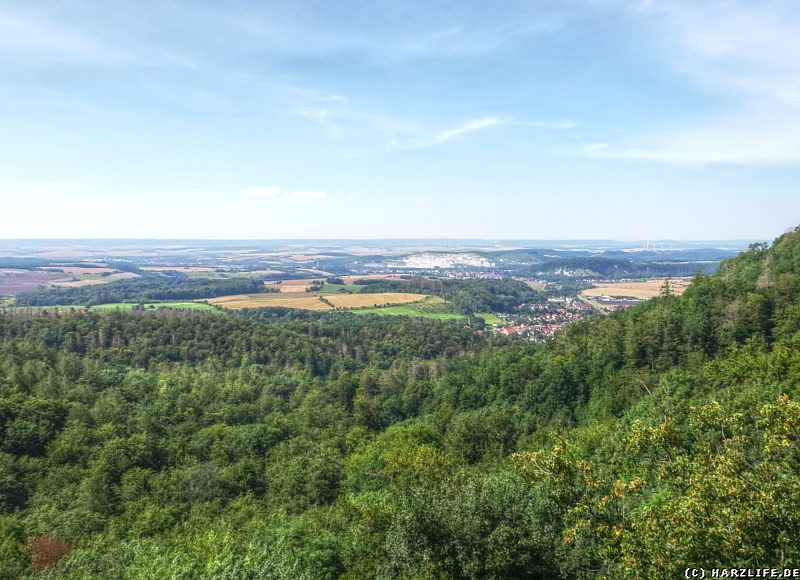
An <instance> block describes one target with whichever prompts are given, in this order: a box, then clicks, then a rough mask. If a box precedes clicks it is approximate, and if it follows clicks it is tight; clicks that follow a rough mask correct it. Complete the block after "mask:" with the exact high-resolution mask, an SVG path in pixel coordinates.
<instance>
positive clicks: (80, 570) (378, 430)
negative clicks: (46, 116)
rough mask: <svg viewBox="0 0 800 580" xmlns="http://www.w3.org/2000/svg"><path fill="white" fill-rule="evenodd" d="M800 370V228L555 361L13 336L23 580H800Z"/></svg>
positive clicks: (167, 318) (152, 336) (249, 339)
mask: <svg viewBox="0 0 800 580" xmlns="http://www.w3.org/2000/svg"><path fill="white" fill-rule="evenodd" d="M454 288H461V289H463V287H458V285H454ZM501 288H505V286H504V285H501V286H498V292H500V290H499V289H501ZM455 291H458V290H455ZM497 295H498V296H505V295H508V296H510V295H511V293H509V294H503V293H502V292H500V293H499V294H497ZM521 296H522V294H519V295H518V296H517V298H516V299H519V298H521ZM798 347H800V233H799V232H792V233H789V234H786V235H784V236H782V237H781V238H779V239H778V240H776V242H775V243H774V244H773V245H772V246H771V247H770V248H766V247H762V246H755V247H753V248H751V250H750V251H748V252H746V253H744V254H742V255H741V256H739V257H737V258H736V259H734V260H731V261H729V262H726V263H724V264H723V265H722V266H721V268H720V271H719V273H718V274H716V275H714V276H698V277H697V279H696V280H695V281H694V282H693V284H692V285H691V286H690V288H689V289H688V290H687V291H686V292H685V294H684V295H682V296H681V297H676V296H672V295H670V294H669V293H668V292H664V295H663V296H661V297H659V298H656V299H654V300H651V301H648V302H646V303H643V304H641V305H639V306H636V307H634V308H631V309H629V310H627V311H624V312H619V313H615V314H613V315H610V316H607V317H604V318H595V319H591V320H589V321H586V322H581V323H575V324H571V325H569V326H568V327H567V328H566V329H565V331H564V332H563V333H562V334H561V335H560V336H559V337H558V338H557V339H555V340H553V341H552V342H550V343H547V344H544V345H533V344H528V343H523V342H520V341H506V340H504V339H500V338H498V339H491V338H490V339H487V338H481V337H478V336H476V335H475V333H474V332H473V331H472V330H471V329H469V328H465V327H464V324H463V322H462V321H435V320H425V319H416V320H414V319H408V318H403V317H391V316H389V317H370V316H366V317H358V316H352V315H345V316H342V315H336V314H329V315H321V316H319V315H318V316H307V315H305V314H292V313H288V314H287V313H283V314H280V313H276V312H271V311H258V312H245V313H243V315H241V316H215V315H212V314H204V313H202V312H196V313H190V312H183V313H181V312H179V311H161V312H155V313H149V312H141V311H136V310H132V311H125V312H123V311H116V310H110V311H105V312H102V311H101V312H93V311H89V312H72V313H58V314H55V313H50V314H48V315H46V316H45V315H42V316H26V315H24V314H23V313H19V312H18V313H10V314H7V315H4V316H0V577H8V578H20V577H26V576H29V577H34V576H36V577H52V578H127V577H133V578H162V577H170V578H197V577H214V578H336V577H343V578H373V577H377V578H381V577H402V578H450V577H452V578H554V577H557V578H558V577H561V578H590V577H591V578H595V577H606V578H657V577H672V576H676V575H681V574H682V573H683V570H684V569H685V567H687V566H697V567H701V566H702V567H705V568H711V567H732V566H738V567H751V568H753V567H758V568H763V567H765V566H766V567H779V566H789V567H797V566H800V548H799V547H798V543H797V538H798V537H800V516H799V515H798V511H797V508H796V506H797V505H798V502H800V403H798V401H800V392H799V391H800V390H799V389H798V385H800V348H798ZM37 570H38V572H37Z"/></svg>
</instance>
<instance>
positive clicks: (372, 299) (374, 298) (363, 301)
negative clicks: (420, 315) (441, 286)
mask: <svg viewBox="0 0 800 580" xmlns="http://www.w3.org/2000/svg"><path fill="white" fill-rule="evenodd" d="M427 297H428V296H427V295H425V294H407V293H404V292H386V293H381V294H331V295H327V296H325V300H327V301H328V302H330V303H331V304H333V306H334V307H336V308H375V307H376V306H386V305H389V304H410V303H412V302H422V301H423V300H425V299H426V298H427Z"/></svg>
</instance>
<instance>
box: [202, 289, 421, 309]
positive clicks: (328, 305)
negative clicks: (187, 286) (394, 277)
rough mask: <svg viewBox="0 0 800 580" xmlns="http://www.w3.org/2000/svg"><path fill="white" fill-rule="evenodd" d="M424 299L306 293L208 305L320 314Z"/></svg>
mask: <svg viewBox="0 0 800 580" xmlns="http://www.w3.org/2000/svg"><path fill="white" fill-rule="evenodd" d="M426 298H427V296H426V295H424V294H406V293H402V292H387V293H383V294H324V295H316V294H309V293H308V292H279V293H267V294H238V295H236V296H220V297H219V298H211V299H210V300H208V303H209V304H214V305H216V306H219V307H221V308H226V309H229V310H241V309H242V308H298V309H300V310H316V311H321V310H335V309H348V310H349V309H357V308H375V307H378V306H388V305H394V304H408V303H412V302H421V301H423V300H425V299H426Z"/></svg>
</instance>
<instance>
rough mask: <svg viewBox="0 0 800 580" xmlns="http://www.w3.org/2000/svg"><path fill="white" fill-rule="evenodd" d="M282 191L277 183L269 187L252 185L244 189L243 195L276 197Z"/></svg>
mask: <svg viewBox="0 0 800 580" xmlns="http://www.w3.org/2000/svg"><path fill="white" fill-rule="evenodd" d="M280 192H281V188H280V187H278V186H277V185H270V186H269V187H250V188H248V189H245V190H243V191H242V195H244V196H247V197H275V196H276V195H278V194H279V193H280Z"/></svg>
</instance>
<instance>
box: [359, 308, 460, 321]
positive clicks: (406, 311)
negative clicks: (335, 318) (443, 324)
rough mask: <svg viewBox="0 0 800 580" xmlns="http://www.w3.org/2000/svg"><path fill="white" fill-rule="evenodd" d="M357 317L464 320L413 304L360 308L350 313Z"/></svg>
mask: <svg viewBox="0 0 800 580" xmlns="http://www.w3.org/2000/svg"><path fill="white" fill-rule="evenodd" d="M352 312H353V314H358V315H359V316H361V315H365V314H378V315H380V316H410V317H412V318H431V319H433V320H458V319H462V318H465V317H464V316H462V315H460V314H453V313H452V312H431V311H429V310H425V309H424V308H421V307H419V306H417V305H415V304H402V305H399V306H385V307H383V308H360V309H357V310H353V311H352Z"/></svg>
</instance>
